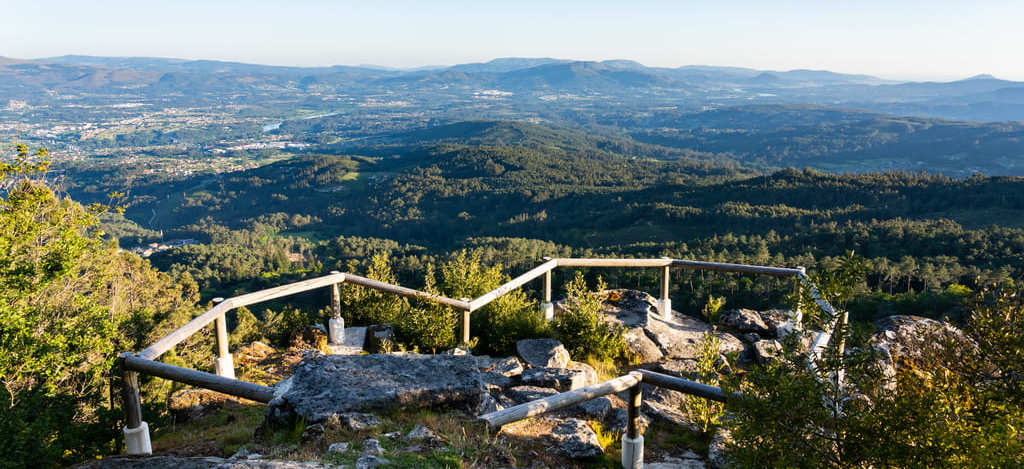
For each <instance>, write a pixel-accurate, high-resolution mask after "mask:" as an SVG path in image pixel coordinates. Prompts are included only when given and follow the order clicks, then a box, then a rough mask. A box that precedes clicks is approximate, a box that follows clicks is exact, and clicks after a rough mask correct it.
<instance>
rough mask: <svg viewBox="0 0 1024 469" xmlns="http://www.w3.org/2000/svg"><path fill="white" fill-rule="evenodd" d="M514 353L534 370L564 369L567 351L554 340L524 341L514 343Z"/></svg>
mask: <svg viewBox="0 0 1024 469" xmlns="http://www.w3.org/2000/svg"><path fill="white" fill-rule="evenodd" d="M516 353H518V354H519V358H522V359H523V361H524V362H526V364H527V365H530V366H532V367H536V368H565V365H568V364H569V360H570V357H569V351H568V350H566V349H565V346H564V345H562V343H561V342H559V341H557V340H555V339H526V340H520V341H519V342H516Z"/></svg>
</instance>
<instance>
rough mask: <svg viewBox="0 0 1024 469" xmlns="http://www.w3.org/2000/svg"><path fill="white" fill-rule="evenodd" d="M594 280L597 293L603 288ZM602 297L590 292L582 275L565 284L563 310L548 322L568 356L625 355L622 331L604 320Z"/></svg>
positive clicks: (608, 356)
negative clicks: (566, 350)
mask: <svg viewBox="0 0 1024 469" xmlns="http://www.w3.org/2000/svg"><path fill="white" fill-rule="evenodd" d="M606 287H607V286H606V285H605V283H604V281H602V280H600V279H598V282H597V291H598V292H602V291H604V290H605V289H606ZM603 305H604V296H603V294H601V293H594V292H591V291H590V290H589V289H588V288H587V281H586V280H585V279H584V278H583V273H582V272H578V271H577V272H576V276H575V277H573V279H572V281H571V282H569V284H568V285H566V304H565V311H563V312H562V313H561V314H559V315H557V316H556V317H555V319H554V320H553V321H552V323H551V328H552V329H553V330H554V333H555V337H557V338H558V340H560V341H562V344H564V345H565V348H566V349H568V350H569V354H570V355H572V356H574V357H577V358H585V357H590V356H593V357H595V358H597V359H618V358H621V357H624V356H625V355H626V353H627V349H626V342H625V339H624V338H623V337H622V334H623V332H624V331H623V328H622V326H618V325H615V324H612V323H608V322H606V321H604V319H603V317H604V315H603V313H602V308H603Z"/></svg>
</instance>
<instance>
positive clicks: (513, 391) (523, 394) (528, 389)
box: [505, 386, 558, 404]
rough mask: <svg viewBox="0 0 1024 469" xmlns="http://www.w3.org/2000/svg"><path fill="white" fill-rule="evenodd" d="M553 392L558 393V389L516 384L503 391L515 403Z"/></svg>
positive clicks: (550, 394)
mask: <svg viewBox="0 0 1024 469" xmlns="http://www.w3.org/2000/svg"><path fill="white" fill-rule="evenodd" d="M555 394H558V391H555V390H554V389H551V388H541V387H537V386H516V387H513V388H509V389H508V390H506V391H505V396H508V397H509V398H511V399H512V400H513V401H514V402H516V403H517V404H522V403H524V402H529V401H535V400H537V399H543V398H545V397H548V396H554V395H555Z"/></svg>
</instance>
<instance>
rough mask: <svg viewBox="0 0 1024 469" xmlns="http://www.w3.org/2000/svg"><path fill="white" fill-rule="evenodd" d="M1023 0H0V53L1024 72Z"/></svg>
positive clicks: (896, 75)
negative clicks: (524, 60)
mask: <svg viewBox="0 0 1024 469" xmlns="http://www.w3.org/2000/svg"><path fill="white" fill-rule="evenodd" d="M1022 18H1024V1H1019V0H1011V1H991V0H975V1H972V2H968V1H947V0H931V1H907V0H889V1H875V0H862V1H856V2H855V1H840V0H817V1H785V0H771V1H768V0H763V1H728V0H718V1H683V0H677V1H641V0H632V1H626V0H620V1H616V2H611V1H602V0H590V1H555V0H548V1H533V0H517V1H508V2H497V1H489V0H476V1H454V0H434V1H388V0H374V1H358V2H356V1H326V0H308V1H307V0H274V1H266V0H244V1H242V0H230V1H228V0H222V1H217V0H206V1H195V0H176V1H163V0H132V1H124V0H114V1H105V0H61V1H55V0H50V1H48V0H0V56H5V57H14V58H41V57H52V56H58V55H65V54H82V55H101V56H148V57H177V58H186V59H213V60H231V61H241V62H252V63H263V64H274V65H304V66H314V65H359V64H376V65H383V66H393V67H418V66H428V65H450V64H456V63H467V62H481V61H487V60H490V59H493V58H497V57H554V58H562V59H580V60H604V59H632V60H636V61H638V62H640V63H643V64H645V65H648V66H665V67H677V66H682V65H693V64H696V65H720V66H741V67H751V68H758V69H766V70H789V69H796V68H806V69H825V70H832V71H836V72H844V73H867V74H872V75H876V76H880V77H883V78H891V79H913V80H952V79H959V78H964V77H968V76H972V75H976V74H981V73H989V74H992V75H995V76H997V77H999V78H1005V79H1014V80H1024V60H1021V59H1022V57H1024V27H1021V26H1020V22H1021V20H1022Z"/></svg>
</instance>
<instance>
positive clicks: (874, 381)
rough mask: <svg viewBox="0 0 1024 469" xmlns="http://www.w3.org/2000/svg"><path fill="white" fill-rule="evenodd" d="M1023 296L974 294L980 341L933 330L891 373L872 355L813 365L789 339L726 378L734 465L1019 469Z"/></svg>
mask: <svg viewBox="0 0 1024 469" xmlns="http://www.w3.org/2000/svg"><path fill="white" fill-rule="evenodd" d="M1017 290H1019V288H1018V289H1014V290H1013V291H1010V292H1008V291H1005V290H1003V291H999V290H993V291H990V292H986V293H983V294H982V295H981V296H980V297H979V298H978V299H977V301H976V304H975V307H974V309H973V311H972V313H971V318H970V320H969V321H968V327H967V329H966V330H965V332H966V333H967V334H968V336H969V337H970V338H971V339H973V344H977V346H975V345H973V344H972V343H970V342H964V341H957V340H950V339H949V338H948V337H947V336H944V335H943V334H939V333H937V334H934V335H931V334H926V336H925V337H921V338H920V340H919V341H918V343H917V344H915V345H914V347H915V348H917V349H919V353H917V354H915V358H914V359H912V360H911V359H901V360H899V361H898V363H897V365H898V370H897V372H896V374H895V376H885V375H884V374H883V373H882V368H881V367H879V366H878V364H879V359H880V358H881V357H880V355H879V352H877V351H875V350H873V349H870V348H857V349H852V350H849V351H848V352H847V353H846V354H844V356H842V357H839V356H837V355H836V354H832V353H830V354H826V356H825V357H824V358H823V359H821V360H819V361H818V362H817V363H816V367H814V368H813V369H810V368H809V367H808V364H807V362H806V361H805V359H804V358H803V357H802V356H801V355H799V354H797V353H796V350H797V348H798V347H797V344H796V336H795V335H793V336H790V337H791V338H792V340H790V341H788V342H789V343H787V344H786V347H785V350H786V353H785V354H784V356H783V357H782V359H780V360H779V361H778V362H775V363H772V364H770V365H767V366H764V367H754V368H753V369H752V370H751V371H750V372H749V373H747V374H746V376H745V378H744V379H742V380H740V379H739V378H732V379H730V381H729V382H728V383H727V384H728V386H727V387H728V389H730V390H735V391H741V392H742V395H740V396H735V395H734V396H733V398H732V399H731V400H730V402H728V403H727V409H728V411H729V413H730V419H729V426H730V429H731V430H732V436H733V438H734V441H733V443H732V444H731V445H730V446H729V450H728V454H729V458H730V459H731V461H732V463H733V464H734V465H736V466H738V467H839V468H861V467H1022V465H1024V433H1022V432H1021V429H1024V405H1022V404H1024V402H1022V401H1024V398H1022V397H1021V396H1022V395H1024V392H1022V391H1024V389H1022V388H1021V376H1022V374H1021V372H1022V371H1024V370H1022V367H1021V363H1022V360H1021V358H1022V356H1021V354H1022V353H1024V352H1021V350H1022V349H1024V348H1022V347H1024V332H1022V331H1024V312H1022V304H1024V300H1021V299H1020V296H1019V295H1017V293H1016V292H1017ZM849 342H853V341H852V340H851V341H849ZM840 371H842V372H843V373H844V378H845V379H844V380H843V385H842V386H837V380H836V374H837V373H839V372H840Z"/></svg>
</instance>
